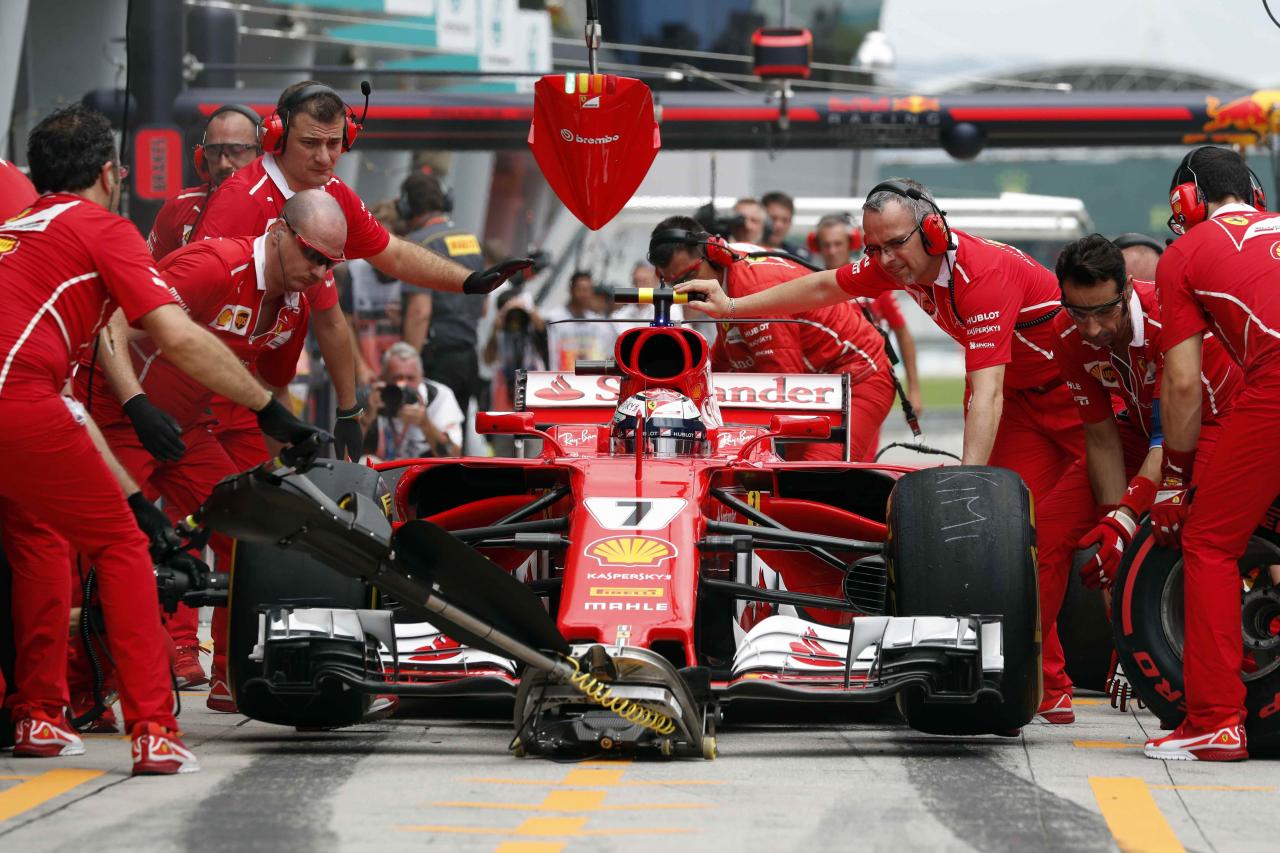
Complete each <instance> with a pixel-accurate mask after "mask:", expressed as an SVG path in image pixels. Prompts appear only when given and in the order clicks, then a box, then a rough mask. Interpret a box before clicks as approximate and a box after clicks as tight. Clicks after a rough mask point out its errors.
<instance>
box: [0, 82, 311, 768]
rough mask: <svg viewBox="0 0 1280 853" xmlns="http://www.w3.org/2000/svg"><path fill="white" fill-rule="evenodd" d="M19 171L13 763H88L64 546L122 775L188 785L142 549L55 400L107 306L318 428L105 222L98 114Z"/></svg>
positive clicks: (4, 409) (8, 493) (8, 226)
mask: <svg viewBox="0 0 1280 853" xmlns="http://www.w3.org/2000/svg"><path fill="white" fill-rule="evenodd" d="M27 159H28V162H29V163H30V165H31V173H32V178H33V179H34V182H35V185H36V189H37V190H39V191H41V192H42V193H43V194H42V195H41V197H40V198H39V199H38V200H37V201H36V203H35V204H34V205H33V206H32V207H31V208H30V209H29V210H28V211H26V212H25V215H24V216H22V217H20V218H18V219H13V220H10V221H8V222H6V223H4V224H3V225H0V246H4V247H6V248H5V251H4V255H3V263H0V289H2V290H3V291H4V293H5V295H6V308H7V310H6V311H5V312H4V314H3V316H0V352H3V353H4V360H3V363H2V364H3V366H2V367H0V418H3V419H4V423H5V424H6V426H5V429H4V430H2V431H0V537H3V544H4V550H5V553H6V555H7V556H8V558H9V562H10V564H11V565H12V569H13V612H12V616H13V624H14V633H15V638H16V643H17V659H16V663H15V667H14V681H15V692H14V694H13V696H12V697H11V698H10V700H9V707H10V710H11V713H12V716H13V719H14V721H15V740H16V745H15V747H14V755H15V756H16V757H53V756H60V755H78V754H81V753H82V752H83V751H84V745H83V743H82V742H81V740H80V738H79V737H78V736H77V735H76V734H75V732H73V731H72V730H71V729H70V726H69V725H68V724H67V721H66V717H65V708H66V706H67V701H68V696H67V684H66V659H67V624H68V621H69V618H70V610H71V606H70V597H71V578H70V575H69V573H68V571H67V565H68V562H69V560H70V553H69V551H68V542H69V543H70V545H71V546H72V547H74V548H75V549H76V550H77V551H79V552H80V553H81V554H84V555H85V556H86V557H87V558H88V559H89V560H90V561H91V562H92V563H94V564H95V565H96V567H97V573H98V577H99V589H100V591H101V600H102V609H103V616H104V619H105V622H106V626H107V642H108V647H109V649H110V652H111V655H112V657H113V658H114V660H115V663H116V666H117V669H118V671H119V687H120V700H121V705H122V707H123V709H124V714H125V718H126V724H127V725H128V727H129V731H130V735H131V737H132V740H133V772H134V773H135V774H169V773H182V772H192V771H194V770H198V769H199V763H198V762H197V761H196V758H195V756H194V754H192V752H191V751H190V750H188V749H187V748H186V746H185V745H184V744H183V743H182V741H181V739H180V738H179V733H178V726H177V721H176V720H175V719H174V716H173V712H172V695H171V693H170V681H169V660H168V653H167V651H166V648H165V641H164V638H163V634H162V630H163V629H162V628H161V625H160V616H159V613H158V608H157V607H156V600H157V599H156V585H155V577H154V574H153V570H152V565H151V559H150V555H149V553H148V542H147V537H146V536H144V535H143V533H142V532H141V530H140V529H139V527H138V525H137V523H136V522H135V519H134V514H133V513H132V512H131V511H130V504H128V503H126V501H125V496H124V494H123V493H122V491H121V488H120V486H119V485H118V484H117V482H116V480H115V479H113V477H112V474H111V472H110V471H109V470H108V467H107V463H106V462H105V461H104V458H103V456H102V454H101V453H99V452H98V450H97V449H96V448H95V447H94V444H93V441H92V439H91V437H90V434H89V431H88V429H87V428H86V423H85V419H84V418H82V417H80V416H78V412H77V410H76V407H75V406H74V405H68V402H67V401H66V399H65V398H63V397H62V396H61V394H60V391H61V390H62V388H63V387H64V386H65V385H66V383H67V380H68V378H69V377H70V374H71V365H72V364H73V363H74V361H75V359H77V358H78V357H79V355H80V353H81V352H82V351H83V350H84V349H85V348H86V347H88V346H89V345H90V344H91V342H92V341H93V339H94V337H95V336H96V335H97V334H98V331H99V329H100V327H101V326H102V324H103V322H104V321H105V320H106V318H108V317H110V316H111V315H112V314H113V313H114V312H115V310H116V308H117V306H118V307H120V308H121V309H123V311H124V315H125V317H126V319H127V320H128V321H129V323H130V324H131V325H134V326H137V327H140V328H144V329H146V331H147V332H148V333H149V334H150V335H151V336H152V338H153V339H154V340H155V341H156V342H157V343H158V344H159V345H160V346H161V347H163V349H164V350H165V353H166V355H167V356H168V357H169V358H170V359H172V360H173V361H174V362H175V363H176V364H178V365H179V367H180V368H181V369H182V370H184V371H187V372H189V373H190V374H191V375H192V376H193V377H195V378H196V379H198V380H199V381H200V382H202V383H205V384H207V385H208V386H210V387H212V388H214V389H215V390H217V391H218V392H219V393H222V394H224V395H226V396H227V397H229V398H230V399H232V400H236V401H237V402H239V403H241V404H243V405H247V406H249V407H250V408H251V409H253V410H254V411H256V412H257V417H258V420H259V422H260V423H261V424H262V426H263V428H264V429H265V430H267V431H268V432H269V433H271V434H273V435H275V436H276V437H278V438H279V439H280V440H282V441H300V440H303V439H305V438H307V437H309V436H312V435H313V434H315V433H316V432H317V430H315V428H313V427H310V426H308V425H307V424H304V423H302V422H300V421H298V420H297V419H296V418H294V417H293V416H292V415H291V414H289V412H288V411H287V410H285V409H284V408H283V407H282V406H280V405H279V404H278V403H275V402H274V401H273V400H272V399H271V395H270V394H269V393H268V392H267V391H266V390H265V389H263V388H262V387H261V386H260V385H259V384H258V383H257V382H256V381H255V380H254V378H253V377H252V376H251V375H250V374H249V373H248V371H246V370H245V369H244V367H242V366H241V365H240V363H239V362H238V361H237V360H236V358H235V356H233V355H232V354H231V352H230V351H229V350H227V348H226V347H224V346H222V345H221V344H219V343H218V341H217V340H216V339H215V338H213V336H212V335H210V334H209V333H208V332H206V331H204V330H202V329H200V328H199V327H197V326H196V325H195V324H194V323H192V322H191V321H190V320H189V319H188V318H187V315H186V314H185V313H184V312H183V310H182V308H181V307H179V305H178V303H177V302H176V300H175V298H174V296H173V294H172V293H171V291H170V289H169V286H168V283H167V282H166V281H165V280H164V279H163V278H162V277H161V276H160V274H159V273H158V272H157V271H156V269H155V268H154V267H153V266H152V260H151V256H150V255H149V254H148V253H147V247H146V243H145V242H143V239H142V236H141V235H140V234H138V232H137V231H136V230H135V229H134V227H133V225H132V224H130V223H129V222H128V221H127V220H125V219H123V218H121V217H119V216H117V215H115V213H114V212H113V211H114V210H115V209H116V207H117V206H118V204H119V200H120V187H121V182H122V180H123V177H124V168H123V167H122V166H121V165H120V159H119V156H118V154H117V152H116V150H115V143H114V139H113V135H112V132H111V126H110V124H109V123H108V122H107V120H106V118H105V117H104V116H102V115H101V114H100V113H97V112H94V111H92V110H89V109H87V108H85V107H83V106H79V105H76V106H72V107H68V108H66V109H63V110H58V111H56V112H54V113H52V114H51V115H49V116H48V117H47V118H45V119H44V120H43V121H41V122H40V123H39V124H38V125H36V127H35V128H34V129H33V130H32V132H31V136H30V138H29V140H28V146H27ZM134 497H141V496H140V495H135V496H131V500H132V499H133V498H134ZM144 502H145V500H144Z"/></svg>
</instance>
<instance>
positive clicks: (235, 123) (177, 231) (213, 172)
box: [147, 104, 262, 261]
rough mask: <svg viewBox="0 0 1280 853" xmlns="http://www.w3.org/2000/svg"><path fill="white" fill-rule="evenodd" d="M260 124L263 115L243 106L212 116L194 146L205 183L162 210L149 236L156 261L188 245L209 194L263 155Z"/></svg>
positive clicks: (219, 110)
mask: <svg viewBox="0 0 1280 853" xmlns="http://www.w3.org/2000/svg"><path fill="white" fill-rule="evenodd" d="M261 125H262V116H260V115H258V114H257V113H256V112H254V111H253V109H252V108H250V107H246V106H244V105H243V104H223V105H222V106H220V107H218V108H217V109H216V110H214V111H213V112H212V113H210V115H209V120H208V121H207V122H206V123H205V126H204V137H203V138H202V139H201V140H200V144H199V145H197V146H196V147H195V164H196V174H198V175H199V176H200V179H201V181H202V182H203V183H199V184H196V185H195V186H193V187H186V188H185V189H183V190H182V191H181V192H179V193H178V194H177V195H176V196H174V197H173V198H171V199H169V200H168V201H166V202H165V203H164V206H163V207H161V208H160V212H159V213H157V214H156V221H155V222H154V223H152V225H151V233H150V234H148V235H147V248H148V249H150V250H151V256H152V257H153V258H155V259H156V260H157V261H158V260H160V259H161V258H163V257H164V256H165V255H167V254H169V253H170V252H172V251H173V250H174V249H177V248H179V247H181V246H185V245H187V241H189V240H190V239H191V234H192V232H193V231H194V230H195V226H196V224H197V223H198V222H199V221H200V216H201V214H203V213H204V209H205V207H206V206H207V205H206V204H205V199H207V198H208V197H209V193H211V192H213V190H214V189H215V188H217V187H218V186H219V185H220V184H222V182H223V181H225V180H226V179H227V178H229V177H231V176H232V175H234V174H235V172H236V169H242V168H244V167H245V166H247V165H249V164H250V163H252V162H253V161H254V160H255V159H256V158H257V157H258V155H260V154H261V153H262V141H261Z"/></svg>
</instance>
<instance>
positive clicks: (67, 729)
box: [13, 712, 84, 758]
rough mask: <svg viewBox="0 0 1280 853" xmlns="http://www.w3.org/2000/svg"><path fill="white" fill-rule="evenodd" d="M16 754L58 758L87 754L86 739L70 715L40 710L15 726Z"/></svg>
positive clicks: (18, 755) (14, 751)
mask: <svg viewBox="0 0 1280 853" xmlns="http://www.w3.org/2000/svg"><path fill="white" fill-rule="evenodd" d="M13 739H14V741H15V742H14V745H13V755H14V757H15V758H57V757H58V756H62V755H84V741H82V740H80V736H79V735H78V734H76V733H75V729H73V728H71V724H70V723H68V722H67V719H66V717H56V718H55V717H48V716H45V715H44V714H41V713H39V712H36V713H35V714H33V715H32V716H30V717H26V718H25V719H21V720H18V722H17V724H15V725H14V727H13Z"/></svg>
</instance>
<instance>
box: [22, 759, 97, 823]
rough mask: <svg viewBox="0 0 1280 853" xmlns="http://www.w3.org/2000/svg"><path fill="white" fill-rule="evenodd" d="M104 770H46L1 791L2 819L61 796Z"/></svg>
mask: <svg viewBox="0 0 1280 853" xmlns="http://www.w3.org/2000/svg"><path fill="white" fill-rule="evenodd" d="M104 772H105V771H103V770H71V769H63V770H46V771H45V772H44V773H41V774H40V775H39V776H35V777H32V778H30V779H27V780H26V781H25V782H23V783H22V784H20V785H14V786H13V787H12V788H9V789H8V790H5V791H0V821H5V820H9V819H10V818H12V817H15V816H17V815H20V814H22V813H23V812H25V811H29V810H30V809H34V808H35V807H36V806H39V805H41V804H43V803H46V802H48V801H49V800H52V799H53V798H54V797H58V796H61V795H62V794H65V793H66V792H67V791H70V790H71V789H72V788H74V787H76V786H77V785H82V784H84V783H85V782H88V781H89V780H91V779H96V778H98V777H99V776H101V775H102V774H103V773H104Z"/></svg>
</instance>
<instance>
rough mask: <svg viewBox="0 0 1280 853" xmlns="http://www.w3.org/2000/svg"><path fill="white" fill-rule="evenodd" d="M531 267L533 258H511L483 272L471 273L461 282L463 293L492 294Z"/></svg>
mask: <svg viewBox="0 0 1280 853" xmlns="http://www.w3.org/2000/svg"><path fill="white" fill-rule="evenodd" d="M532 266H533V258H511V259H510V260H506V261H503V262H502V263H500V264H498V265H497V266H492V267H489V268H488V269H487V270H485V271H483V272H473V273H472V274H471V275H469V276H467V278H466V280H465V281H463V282H462V292H463V293H472V294H475V293H492V292H493V291H495V290H497V289H498V287H499V285H501V284H502V283H503V282H504V281H506V280H507V279H509V278H511V277H512V276H513V275H515V274H516V273H518V272H523V271H524V270H527V269H529V268H530V267H532Z"/></svg>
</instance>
